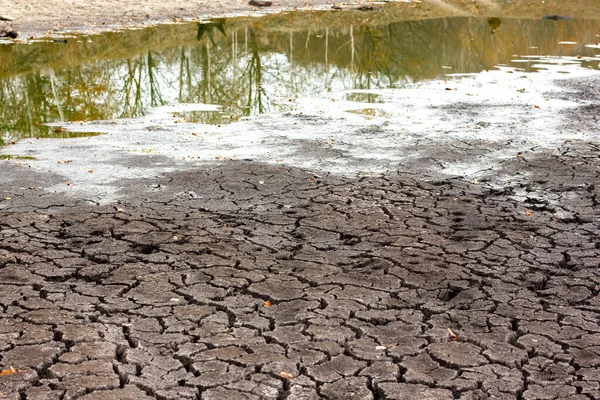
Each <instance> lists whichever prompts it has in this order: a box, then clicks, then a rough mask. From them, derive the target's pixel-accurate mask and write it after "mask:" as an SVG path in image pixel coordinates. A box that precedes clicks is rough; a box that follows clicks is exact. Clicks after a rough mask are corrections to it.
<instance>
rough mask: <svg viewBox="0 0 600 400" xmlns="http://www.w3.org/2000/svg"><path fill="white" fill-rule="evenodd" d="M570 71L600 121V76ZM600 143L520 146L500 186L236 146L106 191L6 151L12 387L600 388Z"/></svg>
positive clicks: (137, 391)
mask: <svg viewBox="0 0 600 400" xmlns="http://www.w3.org/2000/svg"><path fill="white" fill-rule="evenodd" d="M570 84H571V86H572V88H573V89H574V90H577V91H578V92H577V93H575V94H574V95H570V96H571V99H579V101H582V102H583V101H584V100H586V102H585V104H586V105H585V106H584V107H582V108H575V109H573V110H572V111H570V113H569V114H565V115H563V116H562V117H563V118H564V120H565V123H566V124H567V125H568V126H569V128H570V129H581V130H586V131H594V130H595V131H597V129H598V117H597V115H598V108H599V107H600V105H599V103H598V99H597V97H596V94H597V93H599V89H600V81H599V80H598V79H593V78H587V79H581V80H577V81H572V82H571V83H570ZM598 147H599V145H598V143H597V142H595V141H594V142H592V141H584V140H581V141H573V142H567V143H565V145H564V146H563V147H561V148H557V149H554V150H552V151H550V150H548V151H545V152H540V153H537V155H536V156H535V157H531V158H529V157H527V156H525V157H514V158H513V159H511V160H508V161H506V162H505V163H504V164H503V167H502V168H503V170H502V171H501V172H502V173H507V174H512V175H519V176H522V177H523V178H522V179H514V180H513V181H512V182H511V184H510V185H507V186H506V187H504V188H502V189H498V188H495V187H492V186H487V185H486V183H485V182H480V184H473V183H471V182H465V181H463V180H460V179H454V178H448V177H442V176H441V175H440V176H433V175H426V174H424V173H419V172H412V173H409V172H405V173H394V174H386V175H382V176H372V177H363V178H360V179H352V178H348V177H341V176H333V175H323V176H315V175H314V174H313V173H310V172H308V171H305V170H301V169H298V168H293V167H285V166H272V165H266V164H261V163H257V162H251V161H228V162H223V163H220V164H216V165H214V166H208V167H205V168H202V169H200V170H199V169H194V170H186V171H180V172H173V173H167V174H164V175H162V176H160V177H156V178H151V179H150V178H149V179H144V180H135V179H132V180H131V181H128V182H124V183H123V186H124V187H126V188H127V189H126V190H125V189H124V190H123V191H121V192H120V196H121V200H120V201H119V203H115V204H110V205H102V206H97V205H90V204H89V203H88V202H86V201H84V200H77V199H76V198H74V197H70V196H69V197H67V196H65V195H64V194H52V193H48V192H45V191H40V190H31V189H27V188H26V187H25V188H23V189H22V190H15V188H16V187H19V186H20V185H23V184H24V183H25V184H27V185H29V184H31V182H36V179H37V180H38V182H37V183H38V184H40V185H50V184H52V182H47V181H46V182H41V181H40V180H41V179H42V178H41V177H44V178H43V179H48V178H47V175H44V174H41V173H38V172H34V171H33V170H28V171H27V172H23V169H22V168H19V167H18V166H14V163H10V164H9V163H5V164H4V165H3V173H4V178H3V179H2V180H1V181H0V191H1V192H2V193H8V192H9V191H10V192H11V193H13V195H12V196H11V198H10V199H5V200H4V201H1V202H0V229H1V230H0V283H1V285H0V293H1V296H0V311H1V314H0V337H1V338H2V340H1V341H0V346H1V347H0V351H1V353H0V354H1V356H0V365H2V366H3V367H4V368H5V369H6V368H9V367H10V366H13V367H14V368H15V369H16V368H18V369H20V370H21V371H20V372H15V373H13V374H11V375H3V376H0V392H2V393H3V394H4V397H3V398H6V399H11V400H12V399H14V400H17V399H19V400H20V399H24V398H26V399H29V400H32V399H36V400H37V399H40V400H41V399H85V400H91V399H103V400H108V399H115V400H117V399H119V400H123V399H146V398H148V399H173V400H175V399H198V398H200V399H290V400H291V399H321V398H322V399H454V398H461V399H488V398H493V399H527V400H530V399H570V400H580V399H581V400H585V399H597V398H600V346H599V343H600V325H599V323H598V322H599V319H600V296H599V292H600V273H599V263H600V241H599V239H598V237H599V235H600V229H599V225H598V218H599V215H600V209H599V208H600V206H599V203H598V195H599V193H600V192H599V190H600V185H599V183H600V181H599V179H598V173H599V170H598V168H599V167H600V161H599V159H598V151H599V148H598ZM438 151H439V152H443V150H438ZM454 151H456V149H454ZM465 151H466V150H465ZM259 179H260V180H261V181H262V182H263V183H262V184H257V181H258V180H259ZM448 328H450V329H451V330H452V331H453V332H454V333H455V334H456V337H457V340H455V341H454V340H451V337H450V335H449V331H448ZM282 373H283V375H282ZM288 374H289V375H288Z"/></svg>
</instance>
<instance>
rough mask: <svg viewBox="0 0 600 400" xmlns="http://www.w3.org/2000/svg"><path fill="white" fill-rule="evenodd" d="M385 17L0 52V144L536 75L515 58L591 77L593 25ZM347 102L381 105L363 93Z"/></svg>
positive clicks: (205, 27)
mask: <svg viewBox="0 0 600 400" xmlns="http://www.w3.org/2000/svg"><path fill="white" fill-rule="evenodd" d="M388 10H389V8H387V9H386V13H372V14H370V15H368V16H365V14H364V13H356V14H361V15H360V16H358V15H356V14H355V13H352V12H348V13H339V14H335V15H334V14H332V13H327V12H314V13H305V14H288V15H273V16H268V17H264V18H260V19H250V20H248V19H231V20H225V19H218V20H214V21H212V22H211V23H208V24H185V25H170V26H161V27H155V28H150V29H144V30H137V31H128V32H121V33H106V34H103V35H98V36H91V37H82V38H76V39H69V40H68V41H67V43H66V44H65V43H37V44H32V45H28V46H25V45H5V46H0V145H2V144H6V143H7V142H10V141H13V140H17V139H19V138H21V137H48V136H59V137H60V136H64V135H66V134H67V133H64V132H62V133H57V132H53V131H52V130H51V129H50V128H48V127H47V126H45V125H44V124H45V123H48V122H56V121H85V120H97V119H112V118H127V117H136V116H140V115H142V114H144V113H145V112H146V111H147V110H148V109H149V108H150V107H154V106H159V105H162V104H166V103H206V104H217V105H221V106H222V110H221V111H219V112H216V111H211V112H193V113H186V114H185V115H182V116H181V117H182V119H185V120H189V121H191V122H203V123H209V124H223V123H227V122H229V121H235V120H238V119H239V118H241V117H243V116H248V115H253V114H257V113H265V112H270V111H284V110H289V109H291V108H293V105H294V101H293V100H294V99H295V98H296V97H299V96H323V95H326V93H327V92H328V91H331V90H343V89H379V88H388V87H394V86H401V85H403V84H406V83H413V82H417V81H420V80H425V79H434V78H443V77H444V76H445V74H448V73H470V72H480V71H481V70H483V69H490V68H493V67H494V66H496V65H499V64H510V63H511V60H514V59H515V58H520V60H517V61H520V62H518V63H515V64H513V65H515V66H517V67H518V68H520V69H522V70H526V71H533V70H535V69H536V68H539V66H538V65H537V64H539V60H538V59H536V58H535V57H533V58H526V57H525V56H536V55H552V56H562V57H564V56H572V57H573V58H576V57H577V56H579V57H580V58H579V59H577V62H580V63H581V64H582V65H583V66H584V67H585V66H587V67H591V68H596V69H597V68H598V59H597V53H598V50H597V49H595V48H590V47H585V45H586V44H593V43H596V42H597V41H598V38H597V37H595V34H596V33H598V32H600V22H598V21H592V20H573V21H547V20H500V19H499V18H490V19H474V18H452V19H436V20H423V21H395V22H394V21H390V18H389V14H388V13H387V11H388ZM560 41H574V42H577V44H576V45H570V46H565V45H559V44H558V42H560ZM515 56H519V57H515ZM353 96H354V97H353ZM348 99H349V100H354V101H363V102H365V101H367V102H373V103H375V102H379V101H381V100H380V98H378V97H377V96H376V95H372V94H370V95H365V94H354V95H349V97H348ZM65 137H66V136H65Z"/></svg>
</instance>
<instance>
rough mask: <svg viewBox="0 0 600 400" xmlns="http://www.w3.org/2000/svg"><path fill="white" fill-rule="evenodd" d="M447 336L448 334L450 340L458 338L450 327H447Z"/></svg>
mask: <svg viewBox="0 0 600 400" xmlns="http://www.w3.org/2000/svg"><path fill="white" fill-rule="evenodd" d="M448 336H450V340H452V341H453V342H455V341H456V340H457V339H458V336H456V333H454V332H452V329H450V328H448Z"/></svg>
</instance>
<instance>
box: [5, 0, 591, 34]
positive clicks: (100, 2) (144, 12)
mask: <svg viewBox="0 0 600 400" xmlns="http://www.w3.org/2000/svg"><path fill="white" fill-rule="evenodd" d="M273 3H274V4H273V5H272V6H271V7H267V8H263V9H260V10H259V9H258V8H256V7H252V6H249V5H248V4H247V2H246V1H243V0H218V1H204V0H191V1H188V2H186V3H185V5H182V4H181V2H178V1H175V0H166V1H153V0H148V1H136V2H132V1H121V0H94V1H86V0H76V1H63V0H35V1H28V2H14V1H7V0H0V10H1V11H0V16H6V17H10V19H12V20H13V21H12V22H9V23H8V24H9V25H10V26H12V27H13V28H14V29H16V30H17V31H19V32H20V33H21V36H20V37H21V38H27V37H29V36H31V35H36V36H37V35H42V34H50V35H52V34H55V33H57V32H64V31H72V30H75V31H86V32H89V31H92V32H93V31H98V30H106V29H114V28H118V27H124V26H130V27H135V26H141V25H148V24H155V23H161V22H169V21H180V20H193V19H197V18H205V17H208V16H213V17H218V16H223V15H224V14H227V15H233V14H238V15H239V14H243V15H247V14H252V13H255V12H257V11H260V12H279V11H290V10H296V9H330V8H331V6H332V5H340V4H341V5H343V3H340V2H336V1H326V0H305V1H302V2H298V1H293V0H280V1H275V2H273ZM358 3H360V2H358ZM400 3H404V5H405V9H404V10H403V11H402V13H403V15H404V17H405V18H406V19H420V18H442V17H451V16H477V17H499V16H500V17H505V18H540V17H541V16H544V15H564V16H571V17H577V18H592V19H598V18H600V10H599V9H598V7H597V2H595V0H572V1H569V2H561V1H546V2H540V1H537V0H523V1H508V2H507V1H505V0H476V1H472V0H423V1H419V2H411V1H407V2H404V1H401V2H400Z"/></svg>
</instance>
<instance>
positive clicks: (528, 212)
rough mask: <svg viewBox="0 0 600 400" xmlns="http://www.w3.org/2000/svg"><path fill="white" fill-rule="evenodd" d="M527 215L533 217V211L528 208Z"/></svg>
mask: <svg viewBox="0 0 600 400" xmlns="http://www.w3.org/2000/svg"><path fill="white" fill-rule="evenodd" d="M525 215H527V216H528V217H531V216H532V215H533V211H531V210H527V211H525Z"/></svg>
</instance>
